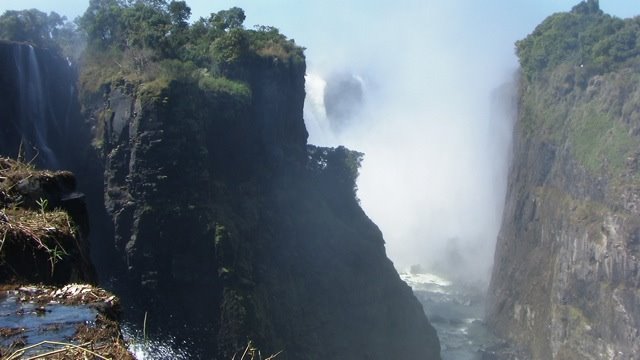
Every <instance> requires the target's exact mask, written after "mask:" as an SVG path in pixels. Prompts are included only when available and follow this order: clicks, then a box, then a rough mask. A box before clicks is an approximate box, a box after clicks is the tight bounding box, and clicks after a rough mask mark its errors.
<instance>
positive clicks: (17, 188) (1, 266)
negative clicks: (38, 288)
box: [0, 158, 95, 285]
mask: <svg viewBox="0 0 640 360" xmlns="http://www.w3.org/2000/svg"><path fill="white" fill-rule="evenodd" d="M88 232H89V227H88V215H87V212H86V207H85V204H84V196H83V195H82V194H80V193H77V192H75V178H74V176H73V174H71V173H69V172H65V171H58V172H50V171H37V170H35V169H34V168H33V167H31V166H30V165H28V164H24V163H20V162H17V161H14V160H10V159H6V158H0V240H1V242H0V284H8V283H12V284H14V283H22V284H24V283H46V284H56V285H61V284H67V283H70V282H77V281H82V282H93V281H95V273H94V270H93V266H92V265H91V261H90V260H89V244H88V242H87V235H88Z"/></svg>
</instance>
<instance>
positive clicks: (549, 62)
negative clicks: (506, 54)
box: [516, 0, 640, 79]
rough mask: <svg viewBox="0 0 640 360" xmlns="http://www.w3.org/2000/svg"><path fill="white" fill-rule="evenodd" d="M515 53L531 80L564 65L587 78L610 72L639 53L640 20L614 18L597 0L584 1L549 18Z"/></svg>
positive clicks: (518, 46)
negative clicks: (582, 73)
mask: <svg viewBox="0 0 640 360" xmlns="http://www.w3.org/2000/svg"><path fill="white" fill-rule="evenodd" d="M516 52H517V54H518V57H519V58H520V65H521V67H522V70H523V73H524V74H525V76H526V77H527V78H529V79H531V78H533V77H536V76H538V75H541V74H544V73H545V72H546V71H547V70H550V69H553V68H555V67H556V66H557V65H559V64H561V63H570V64H572V65H573V66H574V67H579V68H581V69H583V71H584V72H586V73H588V74H587V75H594V74H600V73H604V72H608V71H611V70H614V69H615V67H616V66H617V65H618V64H621V63H622V62H625V61H628V60H630V59H633V58H635V57H637V56H638V55H639V54H640V20H639V19H637V18H635V19H626V20H622V19H619V18H616V17H612V16H610V15H606V14H604V13H603V12H602V10H600V7H599V4H598V0H587V1H583V2H581V3H579V4H578V5H576V6H575V7H574V8H573V9H572V10H571V11H570V12H565V13H557V14H554V15H552V16H549V17H548V18H546V19H545V20H544V21H543V22H542V23H541V24H540V25H538V27H536V29H535V30H534V31H533V33H531V34H530V35H529V36H527V37H526V38H525V39H523V40H520V41H518V42H516Z"/></svg>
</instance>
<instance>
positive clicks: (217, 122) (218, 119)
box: [0, 5, 440, 359]
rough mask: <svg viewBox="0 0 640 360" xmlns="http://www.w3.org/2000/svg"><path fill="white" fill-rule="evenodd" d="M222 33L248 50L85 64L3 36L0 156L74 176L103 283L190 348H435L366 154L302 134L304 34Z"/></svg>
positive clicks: (230, 47)
mask: <svg viewBox="0 0 640 360" xmlns="http://www.w3.org/2000/svg"><path fill="white" fill-rule="evenodd" d="M140 6H143V5H140ZM149 6H151V5H149ZM149 9H152V8H148V9H147V10H149ZM129 10H131V11H134V10H135V11H137V10H139V9H137V8H136V9H133V8H127V7H126V6H123V8H122V11H129ZM152 10H153V11H159V12H161V11H165V10H161V9H157V8H153V9H152ZM232 10H233V9H232ZM149 11H151V10H149ZM94 13H95V12H87V14H89V15H91V14H94ZM159 14H160V15H162V13H159ZM225 15H228V14H227V13H225ZM109 25H113V24H109ZM214 30H215V36H216V37H217V39H221V40H216V41H214V44H215V45H219V49H218V50H219V52H214V55H216V56H218V55H217V54H221V55H220V56H222V55H225V56H226V55H227V54H228V52H231V53H233V51H236V50H238V49H241V51H243V53H242V54H241V55H242V56H240V60H238V59H237V58H236V57H234V56H231V57H229V58H226V57H225V58H221V59H219V58H216V59H217V61H218V62H217V64H218V65H217V66H218V70H217V71H219V72H220V73H218V74H215V76H213V75H212V74H210V73H209V72H208V70H207V69H202V68H201V69H198V68H197V67H195V68H194V67H191V66H192V65H189V64H187V65H184V64H179V63H176V62H171V61H165V62H160V61H158V60H153V58H152V57H150V56H149V55H147V54H145V53H133V54H130V53H129V52H124V53H122V54H117V55H116V56H123V57H124V58H120V57H116V58H109V56H111V55H113V54H114V52H113V51H112V52H110V53H109V52H107V51H106V50H104V49H103V50H99V49H101V48H100V46H99V45H95V47H93V48H91V50H90V51H92V52H88V53H87V55H86V56H85V57H84V58H83V59H82V61H81V62H80V63H79V64H78V65H77V67H76V65H73V66H70V64H69V63H68V61H65V60H64V59H63V58H62V57H61V56H60V55H59V54H57V53H56V51H55V49H49V50H47V49H43V48H39V47H37V46H34V45H31V44H25V43H15V42H2V43H0V59H3V61H4V62H3V63H2V66H3V70H4V71H3V72H2V75H1V79H0V83H1V84H2V89H3V92H5V93H6V94H12V96H3V97H2V100H1V101H0V102H1V106H2V109H3V122H5V121H6V124H12V125H11V126H4V127H3V133H2V134H1V135H2V147H1V148H0V150H1V151H0V153H2V154H4V155H8V156H14V157H15V156H21V157H22V158H27V159H28V160H30V161H31V160H32V161H34V162H35V163H38V164H39V165H42V166H45V167H51V168H58V169H60V168H65V169H70V170H73V171H74V172H75V173H76V175H77V177H78V179H79V181H78V190H79V191H82V192H83V193H85V195H86V199H87V203H92V204H89V205H88V208H89V216H90V219H89V220H90V222H91V224H92V225H91V228H92V231H91V236H90V238H89V240H90V256H91V259H92V260H93V263H94V264H95V268H96V270H97V275H98V277H99V278H100V281H102V283H104V284H105V286H107V287H109V288H111V289H112V290H113V291H115V292H116V293H117V294H118V295H119V296H120V297H121V298H122V301H123V304H124V306H125V308H126V310H125V316H129V317H131V318H133V319H138V321H141V320H142V318H143V315H144V317H145V319H146V318H148V319H149V324H153V329H154V330H152V331H157V332H163V333H168V334H172V335H173V336H175V337H177V338H179V339H183V340H188V341H190V343H192V349H191V351H192V356H193V358H198V357H202V358H212V357H214V358H219V359H227V358H231V357H232V356H233V355H234V354H235V353H237V352H238V351H242V350H243V349H244V348H245V345H246V344H247V341H249V340H251V341H252V342H253V343H254V344H255V345H256V346H258V347H259V348H260V349H261V351H262V353H263V354H267V353H277V352H279V351H282V352H281V354H280V355H279V356H278V358H282V359H298V358H311V359H316V358H317V359H320V358H332V359H360V358H361V359H383V358H385V359H386V358H421V359H439V358H440V356H439V352H440V347H439V342H438V339H437V336H436V333H435V330H434V329H433V327H431V325H430V324H429V322H428V320H427V318H426V316H425V315H424V312H423V310H422V306H421V305H420V303H419V302H418V301H417V299H416V298H415V296H414V295H413V294H412V292H411V289H410V288H409V287H408V286H407V285H406V284H405V283H404V282H403V281H402V280H401V279H400V277H399V275H398V274H397V272H396V271H395V269H394V267H393V265H392V263H391V261H390V260H389V259H388V258H387V256H386V254H385V249H384V240H383V237H382V234H381V232H380V230H379V229H378V228H377V226H376V225H375V224H374V223H373V222H371V220H370V219H369V218H368V217H367V216H366V214H365V213H364V212H363V211H362V209H361V208H360V206H359V202H358V200H357V198H356V196H355V195H356V194H355V186H356V185H355V181H356V177H357V171H358V167H359V164H360V161H361V157H362V154H360V153H358V152H355V151H352V150H348V149H346V148H344V147H338V148H319V147H315V146H312V145H308V144H307V132H306V129H305V125H304V121H303V118H302V108H303V101H304V96H305V91H304V74H305V61H304V54H303V52H302V49H301V48H299V47H298V46H297V45H295V43H293V42H292V41H290V40H288V39H286V38H285V37H284V36H282V35H280V34H279V33H278V32H277V30H274V29H273V28H266V29H261V30H244V29H241V28H234V29H226V30H222V31H221V32H218V30H219V29H212V30H211V31H212V33H213V32H214ZM236 37H240V38H242V39H244V40H242V41H248V44H249V45H250V46H248V47H247V48H243V47H242V46H244V45H237V44H236V43H234V41H235V40H237V39H236ZM98 40H99V39H98ZM98 40H96V41H98ZM103 40H104V39H103ZM100 41H101V40H100ZM227 41H229V42H231V44H228V43H227ZM239 46H240V47H239ZM127 51H131V52H133V50H127ZM24 54H27V55H25V56H23V55H24ZM105 54H106V55H105ZM24 58H26V59H28V60H22V59H24ZM127 59H129V60H131V61H133V62H132V63H127V62H126V61H129V60H127ZM140 59H142V62H144V65H142V63H136V62H135V61H137V60H140ZM105 61H106V65H105V63H104V62H105ZM123 64H124V65H123ZM183 65H184V66H183ZM168 69H171V70H168ZM185 69H186V70H185ZM78 74H79V77H78ZM36 75H37V76H36ZM68 85H69V86H68ZM58 86H59V87H61V88H64V89H66V90H64V91H62V90H58V89H57V87H58ZM23 88H26V90H25V92H24V93H25V94H26V95H22V94H23V93H22V92H21V91H20V89H23ZM13 89H18V90H19V91H17V92H15V91H14V90H13ZM34 91H35V93H36V94H38V95H37V96H32V95H31V94H32V93H33V92H34ZM40 94H42V96H41V95H40ZM49 94H51V95H49ZM54 96H59V97H62V98H61V99H57V98H54ZM42 101H45V103H44V104H42V103H41V102H42ZM21 102H25V103H27V105H26V106H16V104H20V103H21ZM63 104H67V105H68V106H67V107H65V108H64V109H63V110H60V112H58V111H57V110H56V109H57V107H58V106H60V105H63ZM69 104H70V105H69ZM41 106H42V107H43V108H44V109H46V111H42V112H35V113H34V112H29V111H27V109H38V108H39V107H41ZM5 119H6V120H5ZM63 120H64V121H63ZM61 121H63V124H64V126H61ZM49 150H50V151H49ZM83 177H84V180H80V179H81V178H83ZM127 314H128V315H127Z"/></svg>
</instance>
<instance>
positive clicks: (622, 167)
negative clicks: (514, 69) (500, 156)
mask: <svg viewBox="0 0 640 360" xmlns="http://www.w3.org/2000/svg"><path fill="white" fill-rule="evenodd" d="M576 69H577V70H576ZM636 69H637V67H636V65H633V64H629V65H628V66H621V67H619V68H618V69H616V70H615V71H612V72H608V73H605V74H600V75H593V76H592V77H591V78H590V79H589V80H588V82H585V83H584V84H582V85H578V82H577V81H573V79H574V77H577V76H578V72H579V71H580V69H579V68H578V67H571V66H566V64H561V65H559V66H557V67H556V68H554V69H552V70H550V71H549V72H548V73H545V74H543V75H541V76H539V77H538V78H536V79H534V80H525V79H523V80H522V84H521V88H520V102H519V117H518V122H517V124H516V129H515V132H514V150H513V151H514V153H513V162H512V166H511V170H510V174H509V185H508V192H507V197H506V204H505V212H504V218H503V224H502V229H501V231H500V234H499V237H498V242H497V248H496V253H495V264H494V269H493V276H492V281H491V286H490V289H489V297H490V299H489V308H488V321H489V324H490V325H491V326H492V327H493V329H494V330H495V331H496V332H497V333H498V334H500V335H502V336H504V337H505V338H508V339H510V340H511V341H512V342H513V343H515V344H516V345H517V346H518V347H520V348H524V349H526V350H528V352H529V356H530V357H531V358H533V359H635V358H638V356H640V341H638V339H639V338H638V336H639V332H638V331H639V329H640V293H638V291H637V289H638V285H639V284H640V273H639V269H640V262H639V260H640V253H639V250H640V247H639V246H638V234H639V233H640V218H639V217H638V215H639V211H638V209H639V208H640V203H639V200H640V196H639V195H638V191H639V189H640V188H639V187H638V179H639V178H640V176H639V174H638V167H637V163H638V144H640V138H638V132H637V130H636V129H638V128H639V126H640V119H639V118H638V116H637V114H636V112H635V110H632V109H637V108H638V100H637V99H639V98H640V86H638V84H639V82H638V80H639V78H638V74H637V70H636ZM582 76H584V75H582Z"/></svg>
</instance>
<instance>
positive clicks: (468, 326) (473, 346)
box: [400, 272, 498, 360]
mask: <svg viewBox="0 0 640 360" xmlns="http://www.w3.org/2000/svg"><path fill="white" fill-rule="evenodd" d="M400 277H401V278H402V279H403V280H404V281H405V282H406V283H407V284H408V285H409V286H411V288H412V289H413V292H414V294H415V295H416V297H417V298H418V300H420V303H422V306H423V307H424V311H425V313H426V314H427V317H428V318H429V321H430V322H431V324H432V325H433V327H434V328H435V329H436V331H437V332H438V337H439V338H440V346H441V348H442V351H441V354H442V359H443V360H480V359H482V350H484V349H487V348H490V347H491V346H493V345H495V344H496V343H497V342H498V339H496V338H495V337H493V336H492V335H491V333H490V332H489V331H488V330H487V328H486V327H485V325H484V322H483V320H482V319H483V316H484V309H485V293H484V291H485V290H484V288H485V286H483V285H478V284H463V283H460V282H455V281H451V280H448V279H446V278H444V277H441V276H437V275H434V274H429V273H410V272H405V273H400Z"/></svg>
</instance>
